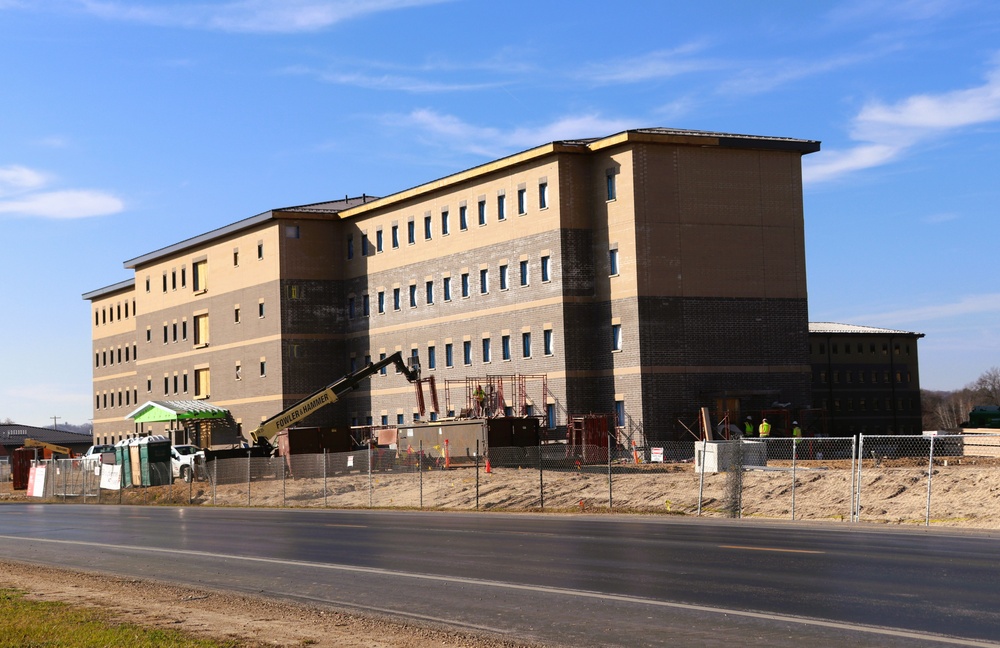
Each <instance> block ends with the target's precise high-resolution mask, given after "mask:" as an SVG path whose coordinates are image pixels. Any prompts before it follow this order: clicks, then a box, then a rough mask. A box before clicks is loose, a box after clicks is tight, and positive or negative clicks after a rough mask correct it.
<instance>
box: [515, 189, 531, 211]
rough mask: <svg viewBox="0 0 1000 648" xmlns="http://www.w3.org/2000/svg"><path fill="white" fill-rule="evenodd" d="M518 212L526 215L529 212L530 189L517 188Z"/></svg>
mask: <svg viewBox="0 0 1000 648" xmlns="http://www.w3.org/2000/svg"><path fill="white" fill-rule="evenodd" d="M517 213H518V214H520V215H522V216H523V215H524V214H527V213H528V190H527V189H518V190H517Z"/></svg>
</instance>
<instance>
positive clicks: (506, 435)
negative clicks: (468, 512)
mask: <svg viewBox="0 0 1000 648" xmlns="http://www.w3.org/2000/svg"><path fill="white" fill-rule="evenodd" d="M540 427H541V426H540V423H539V421H538V419H537V418H534V417H525V418H522V417H513V416H512V417H504V418H474V419H454V420H446V421H430V422H426V423H414V424H413V425H409V426H405V427H400V428H399V429H398V431H397V437H396V449H397V451H398V452H399V453H400V454H403V453H407V454H410V453H413V452H419V451H421V450H423V452H424V453H425V454H428V455H431V456H434V457H446V456H447V458H448V459H449V460H450V461H452V462H458V463H462V462H474V461H475V459H476V457H477V456H480V457H482V456H488V455H489V450H490V448H525V447H537V446H538V443H539V435H540Z"/></svg>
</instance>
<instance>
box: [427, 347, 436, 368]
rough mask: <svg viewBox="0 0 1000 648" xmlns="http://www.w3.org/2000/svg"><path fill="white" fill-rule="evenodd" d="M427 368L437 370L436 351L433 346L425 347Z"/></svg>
mask: <svg viewBox="0 0 1000 648" xmlns="http://www.w3.org/2000/svg"><path fill="white" fill-rule="evenodd" d="M427 368H428V369H436V368H437V349H435V348H434V346H433V345H431V346H428V347H427Z"/></svg>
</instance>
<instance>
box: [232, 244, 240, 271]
mask: <svg viewBox="0 0 1000 648" xmlns="http://www.w3.org/2000/svg"><path fill="white" fill-rule="evenodd" d="M239 265H240V249H239V248H235V249H234V250H233V267H234V268H237V267H239Z"/></svg>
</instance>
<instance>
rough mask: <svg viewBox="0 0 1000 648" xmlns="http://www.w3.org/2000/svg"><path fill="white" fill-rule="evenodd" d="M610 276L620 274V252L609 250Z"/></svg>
mask: <svg viewBox="0 0 1000 648" xmlns="http://www.w3.org/2000/svg"><path fill="white" fill-rule="evenodd" d="M608 274H609V275H611V276H612V277H614V276H616V275H617V274H618V250H617V249H611V250H608Z"/></svg>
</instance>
